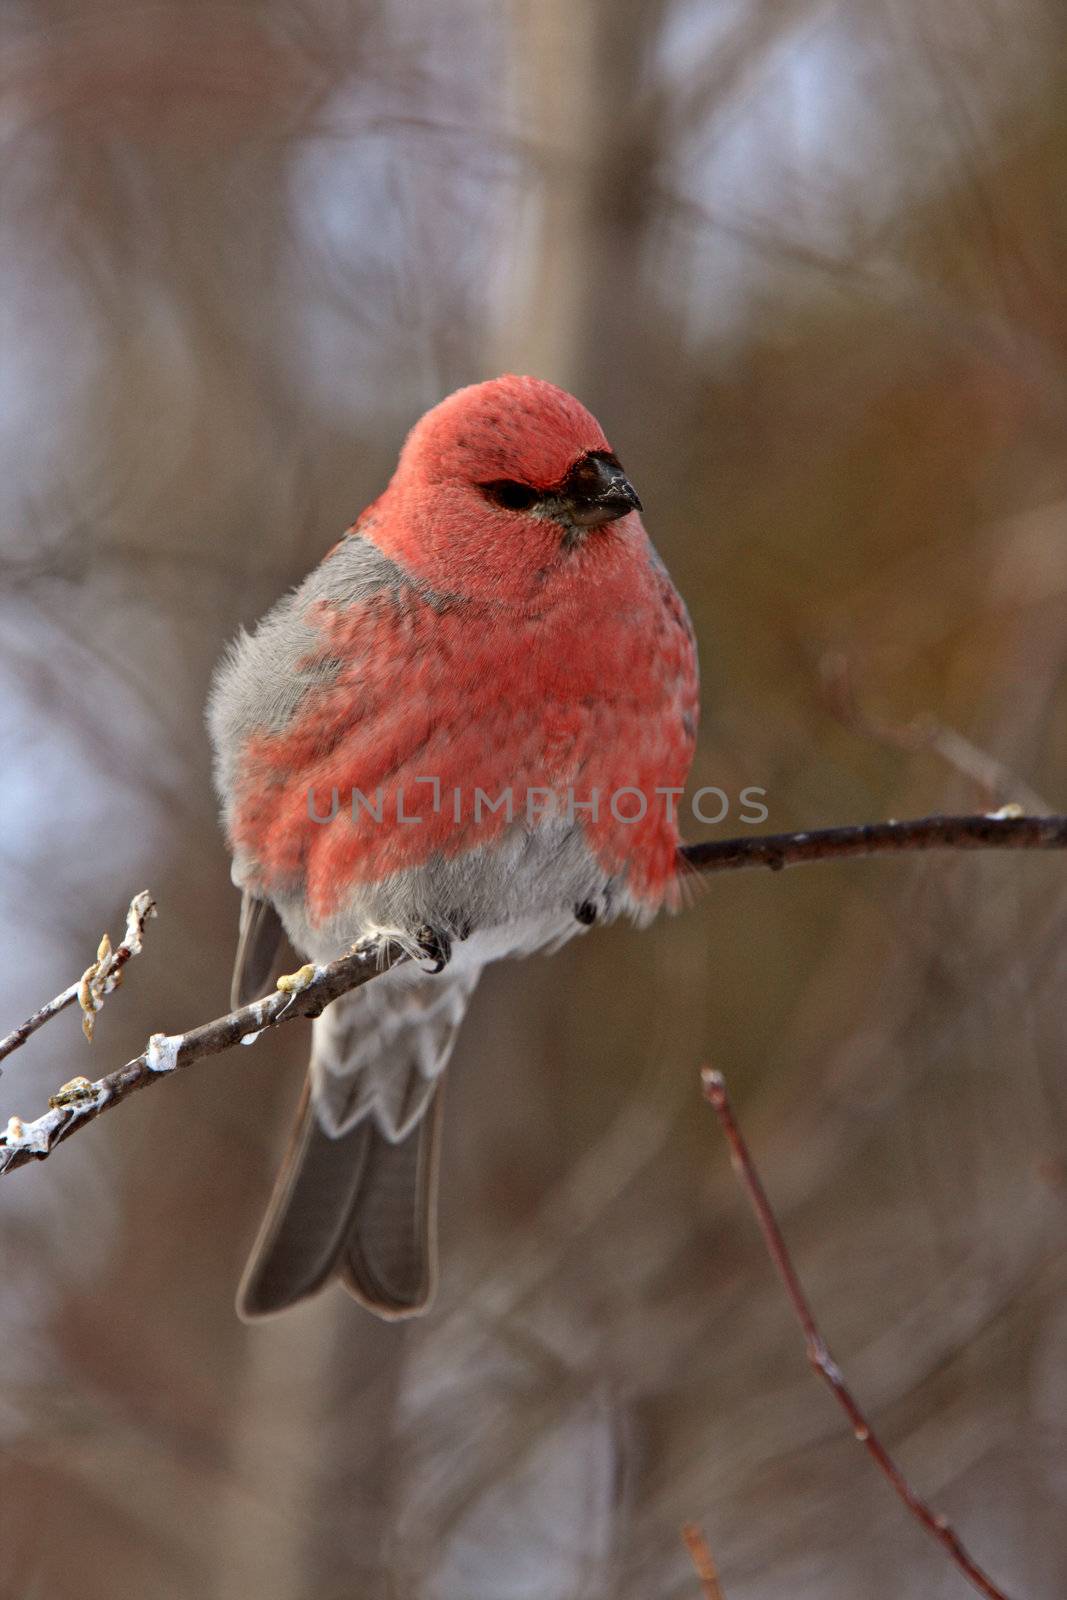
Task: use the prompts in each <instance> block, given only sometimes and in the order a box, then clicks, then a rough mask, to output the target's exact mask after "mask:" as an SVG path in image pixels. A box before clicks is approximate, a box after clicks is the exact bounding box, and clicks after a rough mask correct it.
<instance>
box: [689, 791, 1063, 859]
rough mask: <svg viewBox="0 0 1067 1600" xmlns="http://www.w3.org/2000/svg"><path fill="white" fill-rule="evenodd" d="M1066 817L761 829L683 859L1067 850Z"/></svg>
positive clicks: (1007, 814) (696, 849)
mask: <svg viewBox="0 0 1067 1600" xmlns="http://www.w3.org/2000/svg"><path fill="white" fill-rule="evenodd" d="M1064 849H1067V817H1064V816H1054V817H1024V816H1020V815H1019V814H1018V811H1017V809H1016V808H1015V807H1012V806H1005V808H1004V810H1003V811H1002V812H999V811H995V812H993V813H991V814H990V815H988V816H977V817H920V818H918V820H917V821H914V822H867V823H861V824H860V825H859V826H858V827H849V828H820V829H818V830H817V831H816V832H814V833H758V834H754V835H753V836H752V837H751V838H749V839H723V840H721V841H719V840H716V839H708V840H706V841H705V842H704V843H702V844H687V845H685V846H684V848H683V849H682V859H683V861H685V862H686V863H687V865H688V866H689V867H690V868H692V869H693V870H694V871H696V872H727V871H730V870H733V869H736V868H742V867H769V868H770V869H771V871H772V872H778V871H780V870H781V868H782V867H796V866H802V865H803V864H804V863H806V862H809V861H829V860H836V861H840V860H844V859H846V858H850V857H854V856H882V855H898V854H902V853H903V852H905V851H914V850H1064Z"/></svg>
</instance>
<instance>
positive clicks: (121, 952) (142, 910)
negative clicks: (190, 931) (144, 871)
mask: <svg viewBox="0 0 1067 1600" xmlns="http://www.w3.org/2000/svg"><path fill="white" fill-rule="evenodd" d="M155 914H156V903H155V901H154V900H153V899H152V896H151V895H150V894H149V893H148V890H147V889H142V891H141V893H140V894H135V895H134V897H133V899H132V900H131V901H130V909H129V911H127V913H126V933H125V935H124V937H123V940H122V943H121V944H120V945H119V946H118V948H117V949H115V950H112V948H111V940H110V939H109V938H108V936H107V934H106V933H105V934H104V936H103V938H102V939H101V940H100V946H99V948H98V950H97V952H96V960H95V961H94V962H93V964H92V966H91V967H86V969H85V971H84V972H83V973H82V975H81V977H80V978H79V979H78V981H77V983H72V984H71V985H70V986H69V988H66V989H64V990H63V992H62V993H61V994H57V995H56V997H55V999H54V1000H49V1001H48V1003H47V1005H43V1006H41V1008H40V1010H38V1011H35V1012H34V1013H33V1015H32V1016H31V1017H27V1018H26V1020H25V1022H20V1023H19V1025H18V1027H17V1028H12V1030H11V1032H10V1033H9V1034H6V1035H5V1036H4V1038H3V1039H0V1061H3V1059H4V1057H5V1056H9V1055H11V1054H12V1053H13V1052H14V1051H16V1050H18V1049H20V1048H21V1046H22V1045H24V1044H25V1043H26V1040H27V1039H28V1038H30V1036H31V1035H32V1034H35V1033H36V1032H37V1029H38V1028H43V1027H44V1025H45V1023H46V1022H50V1021H51V1020H52V1018H53V1017H58V1016H59V1013H60V1012H61V1011H65V1010H66V1009H67V1007H68V1006H72V1005H73V1004H74V1002H75V1000H77V1001H78V1002H79V1003H80V1005H81V1008H82V1027H83V1029H84V1030H85V1037H86V1038H87V1039H91V1038H92V1036H93V1020H94V1018H95V1016H96V1013H97V1012H98V1011H99V1010H100V1007H101V1006H102V1005H103V1003H104V998H105V996H106V995H109V994H110V993H111V991H112V990H113V989H117V988H118V986H119V984H120V983H121V982H122V969H123V967H124V966H125V965H126V963H127V961H129V959H130V957H131V956H139V955H140V953H141V950H142V949H143V940H144V927H145V923H146V922H147V921H148V919H149V917H154V916H155Z"/></svg>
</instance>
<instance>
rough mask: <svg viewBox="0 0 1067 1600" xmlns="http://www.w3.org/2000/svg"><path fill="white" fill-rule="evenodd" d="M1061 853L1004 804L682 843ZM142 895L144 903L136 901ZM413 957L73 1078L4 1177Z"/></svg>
mask: <svg viewBox="0 0 1067 1600" xmlns="http://www.w3.org/2000/svg"><path fill="white" fill-rule="evenodd" d="M1063 849H1067V816H1051V817H1026V816H1020V815H1018V811H1017V808H1016V807H1011V806H1007V807H1005V808H1004V810H1003V811H1002V812H995V813H993V814H992V815H990V816H977V817H921V818H919V819H918V820H917V821H913V822H874V823H864V824H861V825H859V826H858V827H848V828H823V829H820V830H818V831H817V832H814V833H772V834H754V835H752V836H751V837H750V838H745V839H725V840H722V841H719V840H708V841H706V842H704V843H702V844H691V845H686V846H684V847H683V849H682V851H681V858H682V861H683V862H684V864H685V867H686V869H687V870H688V871H689V872H691V873H700V874H704V873H712V872H728V871H734V870H738V869H741V868H744V867H769V868H770V869H771V870H772V871H779V870H780V869H781V868H782V867H792V866H800V865H802V864H803V863H805V862H809V861H831V860H839V859H845V858H850V857H854V856H874V855H897V854H901V853H903V852H910V851H917V850H1063ZM141 898H142V897H140V896H139V897H138V901H139V900H140V899H141ZM136 904H137V902H136V901H135V905H136ZM131 914H132V908H131ZM145 915H148V912H147V911H146V912H145ZM127 938H129V931H128V933H127ZM125 948H126V947H125V944H124V945H123V946H120V947H119V949H118V950H116V951H114V952H112V955H111V960H112V961H113V962H115V963H116V965H117V967H118V968H119V969H120V970H121V967H122V965H123V964H124V962H125V961H126V960H128V959H129V956H130V955H131V954H134V953H135V951H134V949H133V948H132V946H131V947H130V948H129V949H128V950H126V953H125V954H124V955H123V953H122V952H123V950H124V949H125ZM120 958H121V959H120ZM406 959H407V957H406V955H405V953H404V952H403V951H402V950H400V949H399V948H398V947H393V946H390V948H389V949H388V950H383V949H382V948H381V947H380V946H374V947H368V948H364V949H360V950H357V951H355V952H353V953H351V954H349V955H346V956H342V957H341V959H340V960H338V961H333V962H331V963H330V965H329V966H325V967H311V966H307V967H303V968H301V971H300V973H299V974H296V975H295V977H294V978H293V979H291V980H289V984H290V986H289V987H287V988H285V989H282V990H279V991H276V992H275V993H274V994H272V995H270V996H268V997H267V999H265V1000H258V1001H257V1002H256V1003H255V1004H254V1005H251V1006H244V1007H242V1009H241V1010H239V1011H231V1012H229V1013H228V1014H227V1015H226V1016H224V1017H218V1018H216V1020H215V1021H214V1022H207V1023H204V1024H203V1025H202V1026H200V1027H198V1028H194V1029H192V1030H191V1031H190V1032H188V1033H183V1034H175V1035H172V1036H168V1035H165V1034H153V1036H152V1039H151V1040H150V1041H149V1045H148V1048H147V1049H146V1050H145V1051H143V1052H142V1054H141V1055H139V1056H136V1057H135V1058H134V1060H132V1061H128V1062H127V1063H126V1065H125V1066H124V1067H120V1068H119V1069H118V1071H116V1072H112V1073H109V1074H108V1075H107V1076H106V1077H103V1078H98V1079H97V1080H96V1081H95V1082H90V1081H89V1080H88V1079H87V1078H75V1079H74V1080H73V1081H72V1082H71V1083H68V1084H64V1086H63V1088H62V1089H60V1090H59V1091H58V1093H56V1094H54V1095H53V1096H52V1097H51V1099H50V1101H49V1110H48V1111H47V1112H46V1113H45V1114H44V1115H43V1116H41V1117H37V1118H36V1119H35V1120H34V1121H33V1122H22V1121H21V1120H20V1118H18V1117H12V1118H11V1120H10V1122H9V1123H8V1127H7V1131H6V1133H4V1134H2V1135H0V1174H3V1173H5V1172H13V1171H14V1170H15V1169H16V1167H21V1166H25V1165H26V1163H27V1162H29V1161H43V1160H44V1158H45V1157H46V1156H49V1155H51V1153H52V1151H53V1150H54V1149H55V1148H56V1146H57V1145H58V1144H62V1142H63V1140H64V1139H66V1138H69V1136H70V1135H71V1134H72V1133H73V1132H74V1131H75V1129H76V1128H81V1127H84V1126H85V1125H86V1124H88V1123H90V1122H92V1121H94V1120H95V1119H96V1117H98V1116H99V1115H100V1113H101V1112H103V1111H110V1110H111V1109H112V1108H113V1107H114V1106H117V1105H120V1104H121V1103H122V1101H123V1100H125V1099H127V1098H128V1097H129V1096H130V1095H131V1094H133V1093H135V1091H136V1090H138V1089H143V1088H144V1087H145V1086H146V1085H147V1084H149V1083H155V1082H157V1081H158V1080H159V1079H160V1078H161V1077H165V1076H166V1075H167V1074H168V1073H171V1072H174V1071H176V1070H177V1069H179V1068H182V1067H187V1066H191V1065H192V1063H193V1062H194V1061H199V1060H200V1059H201V1058H202V1057H204V1056H210V1055H218V1054H219V1053H220V1052H221V1051H223V1050H229V1049H231V1048H232V1047H233V1046H234V1045H235V1044H239V1043H240V1042H241V1040H242V1039H246V1038H247V1039H249V1040H250V1039H251V1038H253V1037H254V1036H255V1035H256V1034H258V1033H260V1032H261V1031H262V1030H263V1029H264V1028H273V1027H276V1026H277V1024H278V1023H280V1022H289V1021H291V1020H292V1019H293V1018H294V1017H308V1016H315V1015H317V1013H318V1012H320V1011H321V1010H322V1009H323V1008H324V1007H325V1006H327V1005H329V1003H330V1001H331V1000H336V999H337V998H338V996H339V995H342V994H346V993H347V992H348V990H349V989H356V988H358V987H359V986H360V985H361V984H363V983H367V982H368V981H369V980H370V979H371V978H373V977H374V976H375V975H376V974H377V973H379V972H383V971H385V970H386V968H388V967H392V966H395V965H396V964H397V962H398V961H402V960H406ZM97 966H98V967H99V963H97ZM94 970H95V969H94V968H90V969H89V972H87V973H86V974H85V977H84V978H83V980H82V984H83V985H84V984H85V982H86V980H88V979H89V978H90V976H91V975H92V974H93V972H94ZM109 987H113V984H107V985H105V991H104V992H106V990H107V988H109ZM78 993H79V985H78V984H72V985H71V987H70V988H69V989H66V990H64V991H63V993H62V994H61V995H57V997H56V999H55V1000H52V1001H50V1002H49V1003H48V1005H47V1006H43V1007H42V1008H41V1010H40V1011H38V1012H35V1013H34V1015H33V1016H32V1017H30V1018H28V1019H27V1021H26V1022H24V1023H22V1025H21V1026H20V1027H19V1028H16V1029H15V1030H14V1032H13V1033H11V1034H9V1035H8V1037H7V1039H5V1040H4V1041H3V1042H2V1045H0V1054H2V1053H3V1051H4V1049H5V1047H6V1049H7V1050H8V1051H10V1050H12V1049H17V1048H18V1045H20V1044H23V1043H25V1041H26V1039H28V1038H29V1037H30V1035H31V1034H32V1033H33V1032H35V1031H36V1029H37V1028H39V1027H40V1026H41V1025H42V1024H43V1023H44V1022H47V1021H48V1020H49V1018H50V1017H52V1016H55V1015H57V1014H58V1012H59V1011H61V1010H63V1009H64V1008H65V1007H66V1006H68V1005H72V1004H73V1002H74V1000H75V999H76V998H78ZM11 1041H14V1043H12V1042H11Z"/></svg>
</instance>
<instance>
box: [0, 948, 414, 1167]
mask: <svg viewBox="0 0 1067 1600" xmlns="http://www.w3.org/2000/svg"><path fill="white" fill-rule="evenodd" d="M407 959H408V958H407V956H406V954H405V953H404V951H403V950H401V949H400V948H399V947H397V946H389V947H388V948H387V949H383V948H382V947H381V946H379V945H374V946H369V947H366V948H362V949H360V950H356V951H353V952H351V953H349V954H348V955H345V956H342V957H341V959H340V960H339V961H332V962H330V964H329V966H325V967H316V966H311V965H310V964H309V965H308V966H306V967H302V968H301V969H300V971H299V972H298V973H295V974H294V975H293V976H292V977H291V978H288V979H286V980H284V981H285V987H284V988H282V989H278V990H276V991H275V992H274V994H272V995H268V996H267V998H266V999H265V1000H256V1001H255V1002H254V1003H253V1004H252V1005H250V1006H242V1007H241V1008H240V1009H239V1010H237V1011H230V1012H228V1013H227V1015H226V1016H224V1017H217V1018H216V1019H215V1021H214V1022H205V1023H204V1024H203V1025H202V1026H201V1027H199V1028H193V1029H192V1030H191V1031H190V1032H189V1033H176V1034H169V1035H168V1034H164V1033H154V1034H153V1035H152V1037H151V1039H150V1040H149V1041H148V1048H147V1049H146V1050H144V1051H142V1053H141V1054H140V1055H139V1056H135V1057H134V1059H133V1060H132V1061H127V1063H126V1065H125V1066H124V1067H120V1068H119V1070H118V1071H117V1072H111V1073H108V1075H107V1076H106V1077H104V1078H98V1079H97V1080H96V1082H95V1083H90V1082H89V1080H88V1079H87V1078H75V1079H74V1081H73V1082H72V1083H68V1084H65V1085H64V1087H63V1088H62V1089H60V1090H59V1091H58V1093H56V1094H54V1095H53V1096H52V1097H51V1099H50V1100H49V1102H48V1104H49V1109H48V1110H47V1111H46V1112H45V1113H44V1115H43V1116H40V1117H37V1118H36V1119H35V1120H34V1121H33V1122H23V1121H22V1120H21V1118H19V1117H12V1118H11V1120H10V1121H9V1123H8V1125H7V1132H6V1133H5V1134H2V1135H0V1174H3V1173H5V1172H13V1171H14V1170H15V1169H16V1168H17V1167H22V1166H25V1165H26V1163H27V1162H29V1161H43V1160H44V1159H45V1157H46V1156H50V1155H51V1154H52V1151H53V1150H54V1149H55V1148H56V1146H57V1145H59V1144H62V1143H63V1140H64V1139H68V1138H69V1137H70V1135H71V1134H72V1133H73V1132H74V1131H75V1130H76V1129H77V1128H80V1127H84V1126H85V1125H86V1124H87V1123H90V1122H93V1121H94V1120H95V1119H96V1118H97V1117H98V1116H100V1114H101V1113H102V1112H104V1111H110V1110H112V1109H113V1108H114V1107H115V1106H117V1105H121V1104H122V1102H123V1100H127V1099H128V1098H129V1096H130V1095H131V1094H134V1093H136V1091H137V1090H138V1089H143V1088H145V1086H146V1085H147V1084H149V1083H155V1082H157V1081H158V1079H159V1078H161V1077H164V1076H166V1075H167V1074H168V1073H171V1072H176V1071H179V1070H180V1069H181V1068H183V1067H189V1066H192V1064H193V1062H194V1061H200V1060H201V1059H202V1058H203V1057H204V1056H213V1055H218V1054H219V1053H220V1052H221V1051H223V1050H229V1049H231V1048H232V1047H233V1046H234V1045H236V1044H240V1043H241V1041H242V1040H243V1039H247V1040H248V1041H249V1042H251V1040H252V1039H254V1038H255V1036H256V1035H257V1034H258V1033H261V1032H262V1031H263V1029H264V1028H274V1027H277V1026H278V1024H279V1023H282V1022H290V1021H292V1020H293V1019H294V1018H296V1017H313V1016H318V1014H319V1012H320V1011H322V1010H324V1008H325V1007H326V1006H328V1005H329V1003H330V1001H331V1000H336V999H337V997H338V996H339V995H342V994H346V993H347V992H348V991H349V990H350V989H358V988H359V986H360V985H361V984H364V983H367V982H369V980H370V979H371V978H374V977H377V975H378V974H379V973H380V972H384V971H385V970H386V969H387V968H388V967H394V966H396V965H397V963H398V962H400V961H405V960H407Z"/></svg>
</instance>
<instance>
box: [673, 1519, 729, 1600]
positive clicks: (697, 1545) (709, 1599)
mask: <svg viewBox="0 0 1067 1600" xmlns="http://www.w3.org/2000/svg"><path fill="white" fill-rule="evenodd" d="M682 1539H683V1541H684V1543H685V1547H686V1549H687V1550H688V1551H689V1559H690V1560H691V1561H692V1563H693V1569H694V1571H695V1572H696V1575H697V1577H698V1578H699V1579H700V1589H701V1593H702V1594H703V1596H704V1600H726V1596H725V1595H724V1594H723V1592H722V1584H721V1583H720V1582H719V1570H718V1568H717V1567H716V1565H715V1557H714V1556H713V1555H712V1553H711V1548H710V1546H709V1545H708V1541H707V1540H706V1539H705V1537H704V1535H703V1533H702V1532H701V1531H700V1529H699V1528H698V1527H697V1525H696V1523H695V1522H684V1523H683V1524H682Z"/></svg>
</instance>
